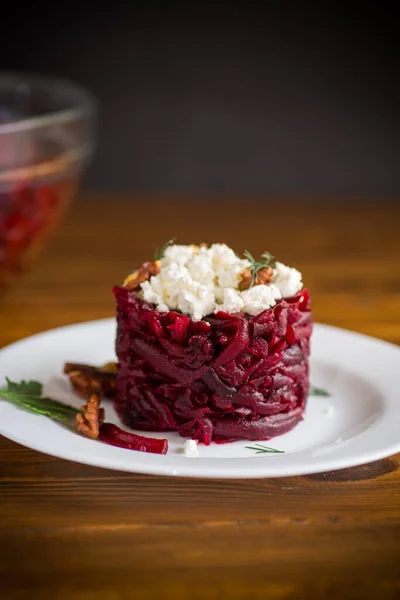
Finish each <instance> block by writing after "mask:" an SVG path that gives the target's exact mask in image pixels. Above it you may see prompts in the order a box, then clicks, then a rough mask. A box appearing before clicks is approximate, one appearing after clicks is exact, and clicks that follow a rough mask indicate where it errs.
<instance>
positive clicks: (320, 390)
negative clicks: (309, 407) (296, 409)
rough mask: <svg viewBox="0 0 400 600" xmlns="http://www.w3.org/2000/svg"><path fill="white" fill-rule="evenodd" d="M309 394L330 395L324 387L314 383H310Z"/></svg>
mask: <svg viewBox="0 0 400 600" xmlns="http://www.w3.org/2000/svg"><path fill="white" fill-rule="evenodd" d="M309 395H310V396H330V393H329V392H328V390H324V388H319V387H316V386H315V385H312V386H311V387H310V393H309Z"/></svg>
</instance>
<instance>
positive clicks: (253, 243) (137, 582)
mask: <svg viewBox="0 0 400 600" xmlns="http://www.w3.org/2000/svg"><path fill="white" fill-rule="evenodd" d="M133 200H134V201H133V202H129V203H128V202H126V198H124V197H117V196H113V195H109V196H107V195H105V196H96V197H92V198H91V199H90V200H89V201H87V202H85V203H79V204H76V205H75V206H74V207H73V209H72V211H71V212H70V214H69V216H68V219H67V221H66V222H65V223H64V225H63V226H62V228H61V229H60V231H59V232H58V234H57V235H56V237H55V239H54V240H53V242H52V243H51V244H50V245H49V247H48V249H47V250H46V252H45V254H44V256H43V258H42V260H41V262H40V264H38V265H37V267H36V268H35V269H34V271H33V272H32V273H31V274H30V275H28V276H27V277H26V278H25V279H24V280H23V281H22V282H21V284H20V285H19V286H18V287H17V288H16V289H14V290H13V291H12V293H9V294H8V296H7V297H4V298H2V300H1V303H0V344H1V345H5V344H7V343H10V342H13V341H15V340H17V339H19V338H22V337H24V336H26V335H30V334H33V333H36V332H39V331H42V330H45V329H48V328H51V327H56V326H59V325H65V324H69V323H72V322H78V321H84V320H87V319H95V318H101V317H107V316H111V315H113V311H114V303H113V297H112V294H111V292H110V289H111V287H112V285H113V284H114V283H118V282H120V281H121V280H122V278H123V277H124V276H125V274H126V273H127V272H128V271H129V270H130V269H132V268H134V267H135V266H136V265H137V264H138V263H139V262H141V261H142V260H144V259H145V258H147V257H148V256H151V255H152V252H153V249H154V247H155V246H157V245H160V243H162V242H163V241H164V240H166V239H168V238H169V237H171V235H176V236H177V237H178V239H179V241H181V242H182V243H185V242H191V241H198V242H200V241H208V242H210V241H222V240H223V241H226V242H227V243H229V244H231V245H233V246H234V247H235V248H236V249H237V250H238V251H242V250H243V249H245V248H247V249H249V250H251V251H254V253H257V252H260V251H262V250H264V249H265V248H269V249H271V250H273V251H274V253H275V254H276V255H278V256H279V258H280V259H281V260H282V261H283V262H288V263H289V264H293V265H296V266H298V267H299V268H300V269H301V270H302V271H303V274H304V279H305V281H306V283H307V285H308V287H309V289H310V292H311V294H312V298H313V310H314V314H315V318H316V320H317V321H320V322H324V323H330V324H333V325H337V326H340V327H346V328H351V329H354V330H357V331H360V332H362V333H366V334H369V335H374V336H378V337H381V338H383V339H386V340H389V341H392V342H395V343H400V302H399V291H400V267H399V257H400V236H399V235H398V226H399V223H400V219H399V216H400V211H399V208H398V207H397V206H396V205H394V204H391V205H387V206H386V205H384V204H383V205H380V206H379V205H365V206H362V205H361V206H360V205H358V206H351V205H347V206H346V205H345V204H343V205H338V204H336V205H331V206H328V207H323V208H322V207H321V206H319V205H311V204H304V205H299V204H298V203H297V204H296V205H293V207H288V205H287V203H284V202H279V201H278V202H275V203H260V202H257V203H249V202H248V201H244V200H241V201H240V200H238V201H236V202H235V203H227V202H225V203H216V202H214V200H213V199H207V201H204V199H199V201H198V202H192V203H191V204H190V205H186V204H185V203H184V199H181V200H180V201H179V202H177V201H176V200H174V201H172V200H171V201H170V202H159V199H157V198H150V197H148V198H143V197H142V198H137V199H133ZM399 484H400V456H395V457H391V458H388V459H385V460H382V461H378V462H376V463H373V464H370V465H364V466H362V467H357V468H352V469H345V470H342V471H337V472H330V473H326V474H320V475H312V476H308V477H292V478H282V479H269V480H260V481H252V480H247V481H196V480H189V479H187V480H186V479H178V480H175V479H168V478H162V477H150V476H144V475H131V474H126V473H118V472H113V471H106V470H102V469H98V468H93V467H87V466H82V465H77V464H74V463H70V462H68V461H62V460H59V459H56V458H52V457H48V456H45V455H43V454H39V453H37V452H33V451H31V450H29V449H26V448H23V447H21V446H18V445H17V444H14V443H12V442H10V441H8V440H6V439H4V438H0V508H1V510H0V590H1V593H0V597H1V598H5V599H6V600H8V599H9V598H10V599H14V598H40V599H41V600H44V599H46V598H52V599H53V598H56V599H61V600H64V599H65V600H67V599H68V600H69V599H70V598H74V599H75V598H77V599H79V600H81V599H82V600H91V599H92V598H93V599H94V598H96V599H97V600H108V599H110V600H119V599H124V598H128V599H130V598H134V599H135V600H142V599H143V600H150V599H158V598H172V599H177V600H181V599H182V600H183V599H186V598H191V600H197V599H200V598H201V599H202V600H211V599H215V600H216V599H219V600H220V599H223V598H227V599H229V600H231V599H232V600H236V599H241V600H245V599H247V598H252V599H253V600H258V599H261V598H263V599H264V598H268V599H272V600H274V599H294V598H299V599H303V598H304V599H306V598H307V599H310V598H332V599H335V598H341V599H343V598H360V599H363V600H364V599H368V598H379V599H386V598H388V599H389V598H390V599H391V598H393V599H394V598H397V597H399V596H400V576H399V568H398V566H399V550H400V542H399V540H400V485H399Z"/></svg>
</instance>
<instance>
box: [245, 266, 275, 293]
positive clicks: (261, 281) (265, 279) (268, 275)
mask: <svg viewBox="0 0 400 600" xmlns="http://www.w3.org/2000/svg"><path fill="white" fill-rule="evenodd" d="M273 278H274V269H273V268H272V267H263V268H262V269H260V270H259V271H257V274H256V277H255V280H254V285H269V284H270V283H271V281H272V280H273ZM251 281H252V273H251V271H250V269H246V271H243V273H242V274H241V280H240V282H239V290H240V291H241V292H243V291H244V290H248V289H249V287H250V285H251Z"/></svg>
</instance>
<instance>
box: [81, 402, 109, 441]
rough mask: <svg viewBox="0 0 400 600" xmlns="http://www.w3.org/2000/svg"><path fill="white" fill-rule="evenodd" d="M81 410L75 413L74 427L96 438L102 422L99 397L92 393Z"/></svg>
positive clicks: (102, 413)
mask: <svg viewBox="0 0 400 600" xmlns="http://www.w3.org/2000/svg"><path fill="white" fill-rule="evenodd" d="M81 411H82V412H80V413H78V414H77V415H76V428H77V430H78V431H80V432H81V433H83V435H86V437H88V438H90V439H92V440H97V438H98V437H99V431H100V427H101V425H102V424H103V423H104V417H105V414H104V408H100V398H99V396H97V395H96V394H93V395H92V396H91V397H90V398H89V400H88V401H87V403H86V404H85V405H84V406H81Z"/></svg>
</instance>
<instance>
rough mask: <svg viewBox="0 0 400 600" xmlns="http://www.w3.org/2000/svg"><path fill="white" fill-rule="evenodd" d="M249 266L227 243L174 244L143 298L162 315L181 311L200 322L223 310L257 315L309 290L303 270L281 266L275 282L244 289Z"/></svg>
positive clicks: (143, 288) (147, 283) (143, 290)
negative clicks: (207, 246)
mask: <svg viewBox="0 0 400 600" xmlns="http://www.w3.org/2000/svg"><path fill="white" fill-rule="evenodd" d="M249 267H250V262H249V261H248V260H247V259H242V258H239V257H238V256H237V255H236V254H235V252H234V251H233V250H232V249H231V248H229V246H227V245H226V244H213V245H212V246H210V247H209V248H206V247H199V246H194V245H191V246H181V245H177V244H173V245H171V246H168V248H166V250H165V253H164V256H163V257H162V259H161V268H160V272H159V274H158V275H156V276H153V277H151V278H150V280H149V281H145V282H144V283H142V284H141V286H140V287H141V290H140V294H141V297H142V298H143V300H146V301H147V302H150V303H152V304H155V305H156V307H157V310H159V311H168V310H178V311H180V312H182V313H184V314H186V315H188V316H189V317H191V318H192V319H193V320H194V321H200V320H201V319H202V318H203V317H205V316H207V315H209V314H211V313H213V312H217V311H219V310H222V311H224V312H227V313H230V314H234V313H236V312H243V313H247V314H249V315H256V314H258V313H260V312H262V311H263V310H265V309H267V308H270V307H271V306H274V305H275V304H276V302H277V300H279V299H281V298H289V297H290V296H294V295H295V294H297V292H299V291H300V290H301V289H302V287H303V283H302V280H301V273H300V272H299V271H297V270H296V269H292V268H291V267H287V266H286V265H284V264H282V263H279V262H277V263H276V265H275V269H274V271H275V273H274V278H273V281H272V283H270V284H269V285H264V284H262V285H254V286H253V287H251V288H250V289H248V290H244V291H240V290H239V282H240V280H241V274H242V273H243V271H244V270H246V269H248V268H249Z"/></svg>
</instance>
